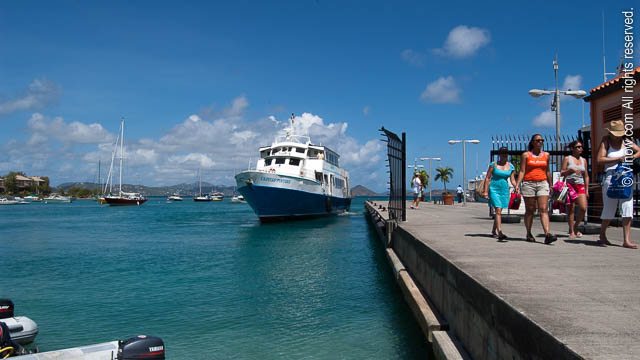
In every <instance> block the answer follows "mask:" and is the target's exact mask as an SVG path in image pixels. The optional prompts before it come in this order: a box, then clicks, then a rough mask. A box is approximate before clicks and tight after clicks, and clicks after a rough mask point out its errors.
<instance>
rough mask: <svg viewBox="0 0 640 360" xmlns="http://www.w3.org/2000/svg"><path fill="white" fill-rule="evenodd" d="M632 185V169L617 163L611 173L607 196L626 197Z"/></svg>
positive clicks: (629, 194)
mask: <svg viewBox="0 0 640 360" xmlns="http://www.w3.org/2000/svg"><path fill="white" fill-rule="evenodd" d="M632 187H633V170H632V169H631V167H629V166H626V165H625V164H618V166H617V167H616V169H615V170H613V174H612V175H611V183H610V184H609V188H607V197H609V198H611V199H628V198H630V197H631V190H632Z"/></svg>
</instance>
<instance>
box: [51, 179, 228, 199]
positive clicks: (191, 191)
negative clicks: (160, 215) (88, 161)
mask: <svg viewBox="0 0 640 360" xmlns="http://www.w3.org/2000/svg"><path fill="white" fill-rule="evenodd" d="M116 186H117V185H114V189H116ZM72 187H76V188H81V189H90V190H94V189H97V188H98V185H97V184H95V183H91V182H76V183H64V184H60V185H58V186H57V187H56V188H55V189H62V190H64V191H65V192H67V191H68V190H69V189H71V188H72ZM198 189H199V186H198V183H197V182H196V183H193V184H178V185H171V186H144V185H131V184H122V190H123V191H126V192H139V193H142V194H144V195H146V196H168V195H171V194H176V193H177V194H180V195H183V196H193V195H195V194H197V193H198ZM54 191H55V190H54ZM214 191H219V192H221V193H223V194H224V195H225V196H233V195H234V194H233V186H220V185H217V186H216V185H213V184H210V183H207V182H203V183H202V193H205V194H206V193H212V192H214Z"/></svg>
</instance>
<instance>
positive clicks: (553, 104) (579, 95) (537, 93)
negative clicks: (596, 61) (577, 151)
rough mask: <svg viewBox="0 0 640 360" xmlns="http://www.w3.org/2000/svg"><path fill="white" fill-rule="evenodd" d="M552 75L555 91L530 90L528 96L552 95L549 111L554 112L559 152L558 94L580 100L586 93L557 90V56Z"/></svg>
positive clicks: (554, 60) (582, 91)
mask: <svg viewBox="0 0 640 360" xmlns="http://www.w3.org/2000/svg"><path fill="white" fill-rule="evenodd" d="M553 73H554V75H555V80H556V89H555V90H540V89H531V90H529V95H531V96H533V97H536V98H537V97H540V96H543V95H551V94H553V102H551V111H555V113H556V150H560V94H562V95H569V96H573V97H574V98H576V99H580V98H583V97H585V96H587V92H586V91H584V90H571V89H569V90H560V89H558V58H557V56H556V58H555V59H553Z"/></svg>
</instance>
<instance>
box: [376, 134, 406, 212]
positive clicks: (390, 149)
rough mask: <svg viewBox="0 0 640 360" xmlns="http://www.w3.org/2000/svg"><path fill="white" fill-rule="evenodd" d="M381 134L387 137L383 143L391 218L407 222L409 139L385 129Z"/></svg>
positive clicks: (404, 135)
mask: <svg viewBox="0 0 640 360" xmlns="http://www.w3.org/2000/svg"><path fill="white" fill-rule="evenodd" d="M380 132H381V133H382V134H383V135H385V136H386V139H382V141H384V142H386V143H387V156H388V159H387V161H388V162H389V164H388V167H389V218H390V219H392V220H399V221H407V173H406V170H407V151H406V144H407V137H406V134H405V133H402V139H400V138H399V137H398V135H396V134H394V133H393V132H391V131H389V130H387V129H385V128H384V126H383V127H382V128H381V129H380Z"/></svg>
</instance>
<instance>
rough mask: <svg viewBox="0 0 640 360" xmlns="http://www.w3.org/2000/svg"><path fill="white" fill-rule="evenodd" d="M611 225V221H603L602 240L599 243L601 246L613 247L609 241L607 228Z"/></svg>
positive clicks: (601, 226) (601, 227) (601, 228)
mask: <svg viewBox="0 0 640 360" xmlns="http://www.w3.org/2000/svg"><path fill="white" fill-rule="evenodd" d="M609 223H611V219H601V222H600V240H599V241H598V242H599V243H600V244H603V245H611V243H610V242H609V239H607V228H608V227H609Z"/></svg>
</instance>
